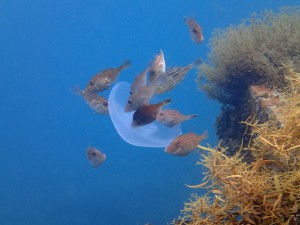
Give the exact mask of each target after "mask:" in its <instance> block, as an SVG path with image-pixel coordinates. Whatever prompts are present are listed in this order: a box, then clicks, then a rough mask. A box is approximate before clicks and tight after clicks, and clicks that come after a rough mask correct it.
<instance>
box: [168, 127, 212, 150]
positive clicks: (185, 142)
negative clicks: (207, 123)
mask: <svg viewBox="0 0 300 225" xmlns="http://www.w3.org/2000/svg"><path fill="white" fill-rule="evenodd" d="M206 138H208V132H207V131H205V132H204V133H203V134H202V135H197V134H195V133H191V132H190V133H187V134H183V135H180V136H178V137H177V138H175V139H174V140H173V141H172V142H171V143H170V144H169V146H167V147H166V148H165V152H168V153H170V154H172V155H177V156H185V155H188V154H189V153H190V152H192V151H193V150H194V149H195V148H196V147H197V145H198V143H199V142H200V141H202V140H203V139H206Z"/></svg>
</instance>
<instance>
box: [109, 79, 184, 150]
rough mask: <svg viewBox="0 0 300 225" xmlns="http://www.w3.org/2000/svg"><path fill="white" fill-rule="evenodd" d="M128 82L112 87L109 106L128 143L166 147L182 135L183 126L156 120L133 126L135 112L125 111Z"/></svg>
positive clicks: (119, 132) (112, 118) (114, 122)
mask: <svg viewBox="0 0 300 225" xmlns="http://www.w3.org/2000/svg"><path fill="white" fill-rule="evenodd" d="M130 86H131V85H130V84H129V83H128V82H119V83H117V84H115V86H114V87H113V88H112V90H111V92H110V95H109V99H108V108H109V115H110V118H111V120H112V122H113V125H114V127H115V129H116V130H117V132H118V134H119V135H120V137H121V138H122V139H123V140H124V141H126V142H127V143H129V144H131V145H135V146H139V147H157V148H159V147H166V146H168V145H169V144H170V142H171V141H172V140H173V139H174V138H176V137H177V136H179V135H181V126H180V125H177V126H174V127H172V128H170V127H166V126H164V125H162V124H160V123H159V122H157V121H155V122H153V123H150V124H148V125H145V126H140V127H132V126H131V124H132V116H133V113H134V112H129V113H126V112H125V111H124V109H125V105H126V103H127V100H128V96H129V92H130Z"/></svg>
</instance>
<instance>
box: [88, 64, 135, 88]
mask: <svg viewBox="0 0 300 225" xmlns="http://www.w3.org/2000/svg"><path fill="white" fill-rule="evenodd" d="M130 65H131V63H130V61H129V60H126V61H125V62H124V63H123V64H122V65H121V66H119V67H118V68H109V69H106V70H103V71H101V72H100V73H98V74H96V75H95V76H93V77H92V79H91V80H90V81H89V83H88V84H87V86H86V88H85V92H89V93H94V94H97V93H98V92H100V91H104V90H106V89H108V88H109V87H110V86H111V84H112V83H114V82H115V81H116V79H117V77H118V75H119V74H120V72H121V71H122V70H124V69H126V68H128V67H129V66H130Z"/></svg>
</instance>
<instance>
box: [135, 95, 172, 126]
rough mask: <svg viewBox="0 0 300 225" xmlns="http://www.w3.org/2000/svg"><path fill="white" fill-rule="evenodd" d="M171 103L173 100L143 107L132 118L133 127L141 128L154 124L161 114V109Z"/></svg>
mask: <svg viewBox="0 0 300 225" xmlns="http://www.w3.org/2000/svg"><path fill="white" fill-rule="evenodd" d="M170 102H171V99H167V100H165V101H163V102H160V103H157V104H147V105H143V106H142V107H140V108H139V109H137V110H136V111H135V112H134V114H133V118H132V127H139V126H144V125H147V124H149V123H152V122H153V121H154V120H156V117H157V114H158V113H159V111H160V109H161V107H163V106H164V105H166V104H168V103H170Z"/></svg>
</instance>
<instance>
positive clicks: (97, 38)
mask: <svg viewBox="0 0 300 225" xmlns="http://www.w3.org/2000/svg"><path fill="white" fill-rule="evenodd" d="M299 3H300V1H299V0H276V1H275V0H273V1H271V0H264V1H261V0H255V1H254V0H253V1H250V0H248V1H246V0H244V1H240V0H226V1H225V0H223V1H221V0H214V1H213V0H203V1H199V0H189V1H187V0H185V1H183V0H180V1H174V0H173V1H170V0H166V1H161V0H152V1H125V0H115V1H110V0H102V1H78V0H74V1H57V0H53V1H44V0H40V1H14V0H10V1H7V0H1V1H0V60H1V61H0V79H1V88H0V96H1V113H0V138H1V139H0V149H1V150H0V224H1V225H19V224H20V225H67V224H72V225H91V224H101V225H122V224H124V225H143V224H145V223H151V224H153V225H160V224H167V223H168V222H170V221H172V219H173V218H175V217H177V216H178V213H179V211H180V209H182V207H183V202H184V201H187V200H188V198H189V195H190V194H191V193H192V192H193V191H194V190H190V189H189V188H187V187H186V186H185V185H184V184H197V183H199V182H201V178H202V175H201V171H202V168H201V166H197V167H196V166H195V164H196V162H197V161H198V160H199V152H196V151H195V152H193V153H192V154H190V155H189V156H187V157H175V156H171V155H169V154H166V153H165V152H164V151H163V149H162V148H141V147H135V146H131V145H129V144H127V143H126V142H124V141H123V140H122V139H121V138H120V137H119V136H118V134H117V133H116V131H115V129H114V127H113V125H112V123H111V121H110V119H109V117H108V116H100V115H96V114H94V113H93V112H92V110H91V109H90V108H89V107H88V106H87V105H86V104H85V102H84V101H83V99H82V98H80V97H79V96H76V95H74V94H73V93H72V91H71V90H72V88H73V87H74V86H76V85H80V86H81V87H84V86H85V85H86V83H87V82H88V80H89V79H90V78H91V76H92V75H94V74H95V73H97V72H99V71H101V70H102V69H105V68H108V67H115V66H118V65H120V64H121V63H122V62H123V61H124V60H125V59H130V60H131V62H132V67H131V68H129V69H128V70H126V71H124V72H123V73H122V74H121V75H120V77H119V81H132V80H133V77H134V76H135V75H136V74H137V73H138V72H140V71H141V70H143V69H144V67H145V66H146V65H147V64H148V62H149V60H150V59H152V58H153V57H154V56H155V55H156V54H158V53H159V50H160V49H162V50H163V51H164V53H165V59H166V62H167V66H179V65H187V64H189V63H191V62H193V61H194V60H195V59H197V58H198V57H201V58H203V60H206V57H207V53H208V52H209V46H208V40H209V37H210V36H211V33H212V31H213V30H214V29H215V28H225V27H227V26H229V25H230V24H238V23H239V22H240V21H241V19H242V18H246V17H249V16H250V15H251V14H252V13H253V12H258V11H261V10H263V9H277V8H278V7H280V6H283V5H287V4H289V5H295V4H299ZM183 16H187V17H190V16H195V18H196V20H197V21H198V22H199V23H200V24H201V26H202V27H203V32H204V37H205V41H204V43H203V44H201V45H197V46H196V45H195V44H194V43H193V42H192V40H191V38H190V34H189V31H188V28H187V26H186V24H185V23H184V21H183ZM195 79H196V71H195V70H192V71H191V72H190V73H189V74H188V75H187V77H186V78H185V79H184V81H183V82H182V83H181V84H180V85H179V86H178V87H177V88H176V89H175V90H173V91H171V92H170V93H169V96H170V97H171V98H172V101H173V102H174V103H172V104H173V105H172V106H173V107H174V108H176V109H178V110H180V111H182V112H184V113H186V114H189V113H198V114H199V117H198V118H196V119H193V120H191V121H187V122H185V123H184V124H183V132H184V133H186V132H189V131H193V132H195V133H199V134H200V133H202V132H203V131H204V130H206V129H207V130H208V132H209V139H207V140H206V141H204V142H203V143H202V144H204V145H205V144H206V143H209V144H210V145H212V146H214V145H216V144H217V142H218V140H217V138H216V135H215V128H214V121H215V118H216V117H217V115H218V113H219V105H218V103H217V102H214V101H211V100H209V99H207V97H206V96H205V94H204V93H201V92H199V91H198V90H197V86H196V83H195V81H194V80H195ZM108 95H109V91H106V92H105V96H106V97H108ZM87 146H95V147H97V148H99V149H100V150H101V151H103V152H104V153H105V154H106V155H107V160H106V162H105V163H104V164H103V165H102V166H101V167H100V168H98V169H93V168H92V167H91V166H90V165H89V163H88V162H87V160H86V156H85V150H86V147H87ZM198 193H200V194H201V192H200V191H199V192H198Z"/></svg>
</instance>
